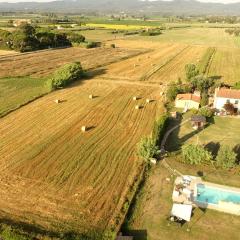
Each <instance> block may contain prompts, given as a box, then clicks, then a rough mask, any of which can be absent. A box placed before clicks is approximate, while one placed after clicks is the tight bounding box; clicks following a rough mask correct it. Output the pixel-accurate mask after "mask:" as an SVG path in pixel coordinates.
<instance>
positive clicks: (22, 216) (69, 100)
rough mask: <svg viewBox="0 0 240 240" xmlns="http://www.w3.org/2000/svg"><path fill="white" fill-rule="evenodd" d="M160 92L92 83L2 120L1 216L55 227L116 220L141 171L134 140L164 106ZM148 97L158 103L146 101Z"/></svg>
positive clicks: (147, 129)
mask: <svg viewBox="0 0 240 240" xmlns="http://www.w3.org/2000/svg"><path fill="white" fill-rule="evenodd" d="M159 92H160V89H159V88H156V87H152V88H151V87H148V88H144V87H141V86H132V87H131V88H129V86H128V85H120V84H114V83H104V84H103V83H101V81H99V82H97V81H93V82H91V81H88V82H85V83H82V84H80V85H74V86H72V87H70V88H68V89H65V90H60V91H56V92H54V93H52V94H49V95H47V96H45V97H43V98H41V99H38V100H36V101H34V102H33V103H31V104H28V105H27V106H24V107H22V108H21V109H20V110H17V111H15V112H13V113H11V114H9V115H8V116H6V117H4V118H2V119H1V120H0V169H1V177H0V194H1V199H0V206H1V209H0V218H8V219H11V218H12V219H14V220H15V221H21V222H25V223H34V225H37V226H41V227H44V228H45V229H49V230H52V231H59V230H61V231H63V229H64V230H66V231H69V230H76V231H87V230H88V229H91V230H92V229H99V228H100V229H105V228H106V227H107V226H109V225H111V224H112V223H113V222H114V221H113V219H115V218H116V216H117V215H118V214H119V212H121V208H122V206H123V203H124V200H125V197H126V195H127V193H128V191H129V188H130V187H131V185H132V183H133V181H134V178H135V177H136V175H137V174H139V170H140V169H141V164H142V162H141V161H140V160H139V159H138V158H137V157H136V153H135V148H136V143H137V142H139V140H140V138H141V137H142V136H144V135H148V134H150V132H151V129H152V126H153V123H154V120H155V116H156V113H157V112H158V113H160V112H161V111H162V108H161V107H160V106H162V104H161V99H160V96H159ZM89 94H93V95H94V96H96V97H95V98H94V99H92V100H90V99H89ZM135 95H137V96H140V97H141V99H140V100H138V102H137V104H139V105H140V106H143V107H142V108H141V109H140V110H136V109H135V105H136V102H135V101H133V100H132V96H135ZM146 98H149V99H153V100H155V101H153V102H151V104H146V103H145V101H146ZM55 99H59V100H61V103H59V104H56V103H55V102H54V100H55ZM16 119H17V121H16ZM82 126H87V127H88V128H89V130H88V131H87V132H85V133H83V132H82V131H81V128H82Z"/></svg>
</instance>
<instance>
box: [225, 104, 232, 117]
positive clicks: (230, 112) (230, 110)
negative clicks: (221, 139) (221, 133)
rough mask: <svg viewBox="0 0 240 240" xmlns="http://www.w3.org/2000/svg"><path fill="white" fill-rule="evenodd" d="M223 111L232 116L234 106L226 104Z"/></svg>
mask: <svg viewBox="0 0 240 240" xmlns="http://www.w3.org/2000/svg"><path fill="white" fill-rule="evenodd" d="M224 109H225V110H226V112H227V113H228V114H230V115H234V113H235V108H234V105H233V104H232V103H226V104H225V105H224Z"/></svg>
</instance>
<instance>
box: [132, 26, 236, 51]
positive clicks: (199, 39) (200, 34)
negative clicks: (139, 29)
mask: <svg viewBox="0 0 240 240" xmlns="http://www.w3.org/2000/svg"><path fill="white" fill-rule="evenodd" d="M132 39H142V40H148V41H158V42H173V43H174V42H177V43H183V44H190V45H205V46H211V47H228V48H239V47H240V37H239V38H237V37H233V36H230V35H229V34H227V33H225V29H222V28H180V29H173V30H166V31H163V34H162V35H159V36H154V37H139V36H138V37H132Z"/></svg>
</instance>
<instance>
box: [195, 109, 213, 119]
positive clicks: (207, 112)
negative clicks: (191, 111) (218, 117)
mask: <svg viewBox="0 0 240 240" xmlns="http://www.w3.org/2000/svg"><path fill="white" fill-rule="evenodd" d="M198 114H200V115H201V116H204V117H206V118H211V117H212V116H213V111H212V109H211V108H209V107H203V108H200V109H199V111H198Z"/></svg>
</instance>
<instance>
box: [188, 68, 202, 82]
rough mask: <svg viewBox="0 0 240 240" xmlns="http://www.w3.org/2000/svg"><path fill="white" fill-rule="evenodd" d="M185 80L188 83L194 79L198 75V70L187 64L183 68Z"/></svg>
mask: <svg viewBox="0 0 240 240" xmlns="http://www.w3.org/2000/svg"><path fill="white" fill-rule="evenodd" d="M185 72H186V80H187V81H188V82H190V81H191V80H192V79H193V78H194V77H196V76H198V75H199V70H198V68H197V66H196V65H194V64H187V65H186V66H185Z"/></svg>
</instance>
